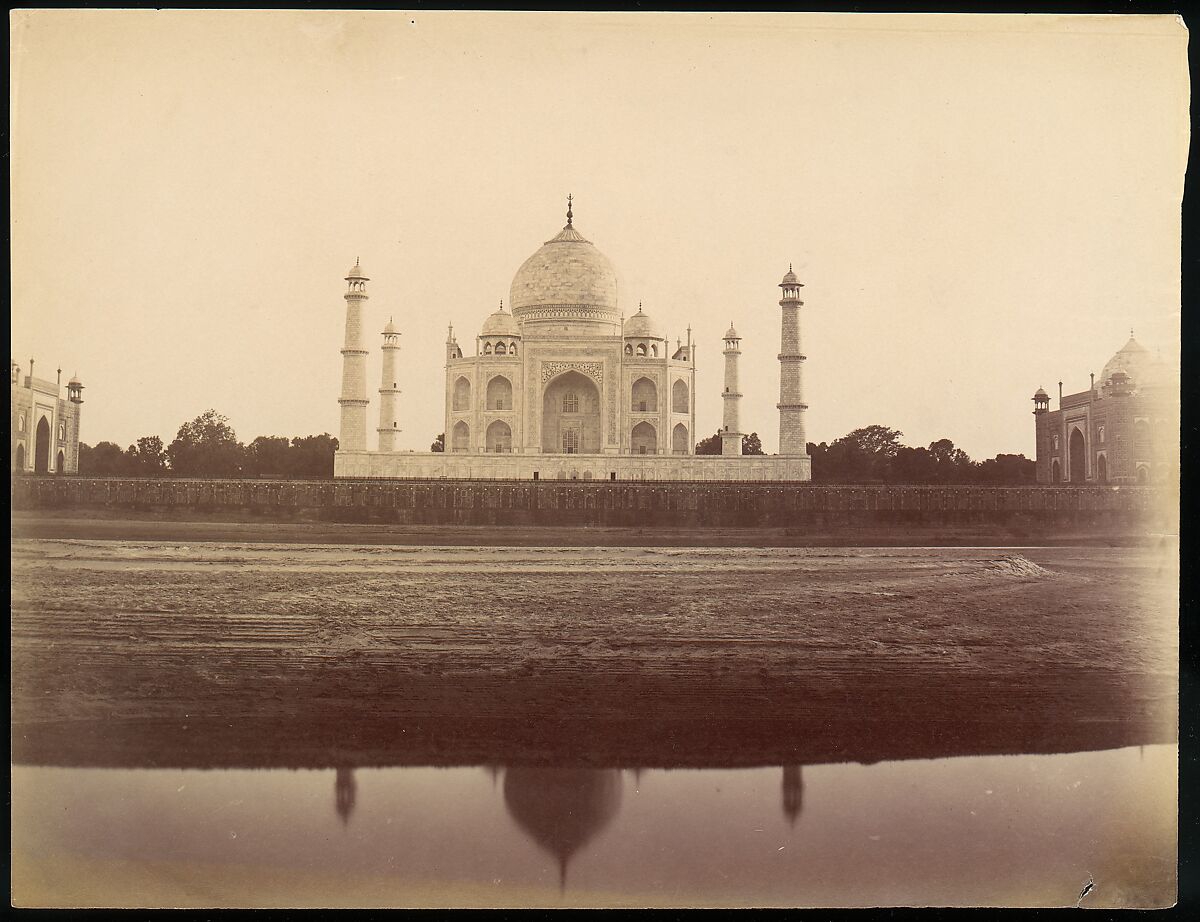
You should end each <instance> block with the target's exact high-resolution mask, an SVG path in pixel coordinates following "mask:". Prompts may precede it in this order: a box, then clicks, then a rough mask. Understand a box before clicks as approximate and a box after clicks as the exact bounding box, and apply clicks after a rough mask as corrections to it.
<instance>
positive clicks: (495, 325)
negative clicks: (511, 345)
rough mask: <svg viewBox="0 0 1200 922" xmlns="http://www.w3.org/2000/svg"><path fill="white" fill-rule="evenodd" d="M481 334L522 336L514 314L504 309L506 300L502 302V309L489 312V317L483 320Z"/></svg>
mask: <svg viewBox="0 0 1200 922" xmlns="http://www.w3.org/2000/svg"><path fill="white" fill-rule="evenodd" d="M479 335H480V336H520V335H521V328H520V327H518V326H517V321H516V320H515V319H513V315H512V314H510V313H508V312H507V311H506V310H505V309H504V302H503V301H501V302H500V310H498V311H496V313H494V314H489V315H488V318H487V319H486V320H485V321H483V329H482V330H481V331H480V333H479Z"/></svg>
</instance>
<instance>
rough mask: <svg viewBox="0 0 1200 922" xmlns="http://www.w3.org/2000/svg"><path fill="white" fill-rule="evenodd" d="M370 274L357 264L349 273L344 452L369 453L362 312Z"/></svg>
mask: <svg viewBox="0 0 1200 922" xmlns="http://www.w3.org/2000/svg"><path fill="white" fill-rule="evenodd" d="M368 281H370V279H368V278H367V276H366V273H364V272H363V271H362V268H361V267H360V266H359V265H358V260H357V259H356V260H355V261H354V268H353V269H351V270H350V271H349V272H348V273H346V284H347V288H346V295H345V297H346V343H345V345H344V346H343V347H342V396H341V397H339V398H338V403H340V404H341V405H342V428H341V431H340V432H339V433H338V448H339V449H340V450H341V451H366V450H367V404H368V403H369V402H370V401H368V400H367V350H366V349H364V348H363V347H362V346H363V342H362V312H363V306H364V303H363V302H365V301H366V300H367V282H368Z"/></svg>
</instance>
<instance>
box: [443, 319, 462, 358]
mask: <svg viewBox="0 0 1200 922" xmlns="http://www.w3.org/2000/svg"><path fill="white" fill-rule="evenodd" d="M458 358H462V353H461V352H460V351H459V348H458V340H457V339H455V338H454V324H452V323H451V324H449V325H448V326H447V328H446V364H450V361H451V360H452V359H458Z"/></svg>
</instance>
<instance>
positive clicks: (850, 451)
mask: <svg viewBox="0 0 1200 922" xmlns="http://www.w3.org/2000/svg"><path fill="white" fill-rule="evenodd" d="M903 435H904V433H903V432H900V431H899V430H898V429H890V428H888V427H887V426H880V425H872V426H865V427H864V428H862V429H855V430H854V431H853V432H850V433H847V434H846V435H844V436H842V437H841V438H840V439H835V440H834V441H832V442H829V443H825V442H821V443H819V444H818V443H814V442H809V443H808V454H809V456H810V457H811V458H812V479H813V482H814V483H929V484H938V483H946V484H972V483H973V484H1007V485H1021V484H1032V483H1035V482H1036V480H1037V477H1036V465H1035V463H1034V462H1033V460H1032V459H1030V458H1026V457H1025V456H1024V455H1007V454H999V455H996V457H995V458H989V459H987V460H984V461H973V460H972V459H971V458H970V456H968V455H967V453H966V452H965V451H963V450H962V449H961V448H955V447H954V443H953V442H952V441H950V439H938V440H937V441H936V442H931V443H930V444H929V446H928V447H926V448H914V447H912V446H909V445H905V444H903V443H902V442H901V441H900V439H901V437H902V436H903ZM337 447H338V440H337V439H336V438H334V437H333V436H331V435H329V433H322V434H321V435H308V436H303V437H301V436H296V437H295V438H292V439H288V438H287V437H285V436H281V435H260V436H259V437H258V438H256V439H254V441H252V442H250V443H249V444H248V445H243V444H242V443H241V442H239V441H238V439H237V433H235V432H234V430H233V427H232V426H230V425H229V420H228V419H227V418H226V417H224V416H222V415H221V414H220V413H218V412H217V411H216V410H207V411H205V412H204V413H201V414H200V415H199V416H197V417H196V418H195V419H194V420H192V421H191V422H188V423H184V424H183V425H182V426H180V427H179V432H178V433H177V434H176V435H175V439H174V440H173V441H172V442H171V443H170V444H169V445H164V444H163V441H162V439H161V438H159V437H158V436H156V435H148V436H144V437H142V438H140V439H138V440H137V442H136V443H135V444H133V445H130V446H129V447H128V448H126V449H124V450H122V449H121V447H120V446H119V445H116V444H114V443H112V442H100V443H98V444H97V445H95V446H91V445H80V446H79V473H80V474H85V475H89V474H90V475H93V476H113V477H170V476H175V477H271V478H288V477H296V478H301V477H309V478H323V477H332V476H333V454H334V452H335V451H337ZM430 448H431V450H433V451H444V450H445V438H444V436H443V435H439V436H438V437H437V439H436V440H435V441H434V443H433V444H432V445H431V446H430ZM720 453H721V432H720V430H718V431H717V432H716V433H715V434H713V435H711V436H709V437H708V438H706V439H703V440H701V441H700V442H698V443H697V444H696V454H698V455H719V454H720ZM742 454H744V455H762V454H763V449H762V441H761V440H760V439H759V437H758V433H755V432H751V433H750V434H748V435H744V436H743V437H742Z"/></svg>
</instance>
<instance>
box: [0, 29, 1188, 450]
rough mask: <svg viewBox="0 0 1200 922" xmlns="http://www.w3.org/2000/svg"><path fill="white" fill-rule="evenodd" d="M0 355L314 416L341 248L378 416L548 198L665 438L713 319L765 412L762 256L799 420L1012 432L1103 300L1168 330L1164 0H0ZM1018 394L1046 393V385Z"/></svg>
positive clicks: (1148, 340) (1125, 317)
mask: <svg viewBox="0 0 1200 922" xmlns="http://www.w3.org/2000/svg"><path fill="white" fill-rule="evenodd" d="M10 29H11V38H12V43H11V47H12V58H11V87H12V89H11V101H12V110H11V111H12V122H11V128H12V142H11V143H12V190H11V191H12V294H13V298H12V304H13V312H12V340H13V345H12V349H13V354H12V358H14V359H15V360H17V361H18V362H20V363H21V364H22V366H23V367H24V368H25V369H26V370H27V368H28V360H29V358H30V357H32V358H34V359H35V360H36V367H35V374H37V375H38V376H39V377H49V378H51V379H53V378H54V372H55V369H56V368H57V367H58V366H60V365H61V367H62V369H63V380H64V382H65V381H66V380H67V379H68V378H69V377H70V376H71V375H72V374H74V373H78V375H79V377H80V379H81V380H82V381H83V383H84V385H85V390H84V398H85V404H84V413H83V421H82V439H83V440H84V441H86V442H88V443H90V444H95V443H96V442H98V441H101V440H108V441H115V442H117V443H118V444H120V445H122V446H124V445H128V444H130V443H131V442H133V441H134V440H135V439H136V438H137V437H139V436H142V435H161V436H162V437H163V439H164V440H166V441H170V440H171V438H173V437H174V435H175V432H176V430H177V429H178V428H179V426H180V424H181V423H183V422H185V421H187V420H190V419H192V418H193V417H195V416H197V415H198V414H199V413H201V412H202V411H204V410H205V409H207V408H209V407H213V408H216V409H217V410H218V411H220V412H222V413H224V414H226V415H227V416H228V417H229V419H230V422H231V423H232V425H233V426H234V428H235V429H236V430H237V433H238V436H239V438H241V439H242V440H244V441H249V440H250V439H252V438H254V437H255V436H257V435H285V436H295V435H308V434H315V433H320V432H330V433H332V434H334V435H336V434H337V432H338V416H339V411H338V404H337V397H338V391H339V387H340V375H341V355H340V354H339V349H340V348H341V346H342V332H343V324H344V319H345V302H344V301H343V299H342V293H343V290H344V288H345V282H344V281H343V277H344V276H345V274H346V270H347V269H348V268H349V267H350V266H351V265H352V264H353V263H354V260H355V258H361V260H362V265H363V267H364V269H366V271H367V273H368V275H370V277H371V283H370V285H369V292H370V295H371V299H370V301H369V302H368V307H367V313H366V325H367V329H368V330H369V331H371V332H370V335H369V337H368V347H369V348H370V349H371V350H372V353H371V357H370V359H369V363H368V370H369V376H368V394H369V396H370V397H371V400H372V403H371V407H370V409H369V415H368V420H369V423H368V425H369V429H370V434H369V440H370V441H369V444H370V445H371V447H374V439H375V433H374V428H375V425H376V420H377V413H378V394H377V393H376V389H377V388H378V386H379V375H380V356H379V351H378V346H379V344H380V343H381V337H380V336H379V335H378V331H380V330H382V328H383V326H384V324H385V323H386V322H387V320H388V318H389V317H394V318H395V322H396V325H397V327H398V328H399V330H400V331H401V333H402V336H401V345H402V352H401V364H402V368H401V372H400V380H399V386H400V387H401V389H402V390H403V394H402V397H401V412H400V427H401V429H402V434H401V436H400V439H399V447H400V448H402V449H416V450H420V451H424V450H427V449H428V447H429V443H430V441H431V440H432V439H433V438H434V436H436V435H437V434H438V433H439V432H441V431H442V428H443V410H442V408H443V401H442V394H443V389H444V354H445V353H444V345H443V344H444V341H445V338H446V325H447V323H450V322H453V324H454V327H455V331H456V333H457V334H458V338H459V342H460V344H461V345H462V347H463V349H464V351H465V352H473V351H474V337H475V334H476V333H477V332H478V330H479V327H480V325H481V324H482V322H483V320H484V318H485V317H486V316H487V315H488V314H489V313H491V312H492V311H493V310H495V309H496V306H497V304H498V302H499V300H500V299H501V298H504V299H506V300H507V298H508V288H509V284H510V282H511V281H512V276H513V274H514V273H515V272H516V270H517V268H518V267H519V266H520V265H521V263H522V261H523V260H524V259H525V258H526V257H528V256H529V255H530V254H531V253H533V252H534V251H535V250H536V249H537V248H538V247H539V246H540V245H541V244H542V242H543V241H545V240H548V239H549V238H550V237H552V236H553V235H554V234H555V233H557V231H558V230H559V229H560V228H561V227H562V225H563V223H564V221H565V199H566V195H567V193H568V192H571V193H573V194H574V196H575V224H576V226H577V227H578V228H579V230H580V231H582V232H583V233H584V234H585V236H587V237H588V239H590V240H592V241H593V242H594V243H595V244H596V246H597V247H598V248H599V249H600V250H601V251H602V252H603V253H605V254H606V255H607V256H608V257H609V258H610V259H611V260H612V261H613V263H614V264H615V265H616V268H617V272H618V277H619V299H620V304H621V306H622V308H623V309H624V312H625V313H626V315H630V314H632V313H634V312H635V311H636V310H637V305H638V301H639V300H640V301H643V302H644V303H645V310H646V312H647V313H648V314H650V315H651V316H652V317H653V318H654V319H655V320H656V321H657V323H658V325H659V326H660V327H661V328H662V330H663V332H664V334H665V335H667V336H669V337H670V339H671V341H672V342H674V339H675V337H676V336H684V335H685V328H686V327H687V326H688V324H689V323H690V324H691V326H692V328H693V336H694V338H695V339H696V341H697V342H698V344H699V351H698V358H697V372H696V379H697V395H696V399H697V408H698V410H697V424H698V432H697V433H696V435H697V436H698V437H703V436H705V435H708V434H711V433H712V432H715V431H716V429H717V427H718V424H719V421H720V415H721V406H720V404H721V399H720V392H721V374H722V359H721V354H720V353H721V345H722V344H721V335H722V333H723V332H724V331H725V329H726V328H727V327H728V325H729V323H730V321H732V322H734V323H735V324H736V326H737V328H738V330H739V332H740V333H741V334H742V337H743V340H742V351H743V356H742V363H743V368H742V390H743V393H744V395H745V396H744V398H743V401H742V410H741V418H742V424H743V428H745V429H747V430H748V431H749V430H754V431H757V432H758V433H759V435H760V436H761V437H762V440H763V444H764V447H765V448H766V450H767V451H768V452H771V451H774V450H775V449H776V447H777V440H778V424H779V422H778V411H777V410H776V409H775V403H776V402H777V400H778V394H779V363H778V361H777V358H776V356H777V353H778V352H779V326H780V316H779V315H780V310H779V307H778V299H779V289H778V287H777V285H778V284H779V281H780V278H781V277H782V276H783V274H784V273H785V272H786V271H787V267H788V263H789V262H791V263H794V265H795V269H796V272H797V273H798V274H799V276H800V278H801V281H803V282H804V283H805V286H806V287H805V288H804V290H803V296H804V300H805V306H804V308H803V310H802V313H801V323H802V329H803V342H804V351H805V353H806V354H807V355H808V357H809V358H808V363H807V365H806V368H805V373H806V399H807V402H808V403H809V405H810V410H809V412H808V425H807V428H808V439H809V440H810V441H816V442H820V441H831V440H833V439H835V438H837V437H839V436H841V435H844V434H845V433H846V432H848V431H850V430H851V429H854V428H857V427H859V426H865V425H869V424H871V423H881V424H884V425H888V426H892V427H893V428H897V429H900V430H902V431H903V432H904V441H905V442H906V443H908V444H912V445H924V444H928V443H929V442H931V441H933V440H935V439H938V438H942V437H946V438H950V439H953V440H954V442H955V443H956V444H957V445H958V446H959V447H961V448H964V449H965V450H966V451H967V452H968V453H969V454H971V456H972V457H975V458H983V457H991V456H993V455H995V454H996V453H997V452H1023V453H1025V454H1026V455H1029V456H1031V455H1032V453H1033V420H1032V416H1031V415H1030V414H1031V410H1032V403H1031V401H1030V397H1031V395H1032V394H1033V391H1034V390H1035V389H1036V388H1037V387H1038V386H1039V385H1040V386H1044V387H1045V388H1046V390H1047V391H1048V392H1050V393H1051V394H1056V393H1057V382H1058V381H1059V380H1062V381H1063V382H1064V390H1065V392H1066V393H1071V392H1073V391H1078V390H1083V389H1086V387H1087V386H1088V373H1089V372H1092V371H1094V372H1097V373H1099V371H1100V369H1101V367H1102V366H1103V365H1104V363H1105V362H1106V361H1107V360H1108V359H1109V357H1110V356H1111V355H1112V354H1113V353H1114V352H1115V351H1116V350H1117V349H1118V348H1120V347H1121V346H1122V345H1123V344H1124V342H1125V341H1126V339H1127V338H1128V336H1129V330H1130V328H1131V327H1132V328H1134V330H1135V332H1136V336H1137V338H1138V340H1139V341H1140V342H1141V343H1142V344H1143V345H1144V346H1147V347H1148V348H1150V349H1152V350H1154V349H1160V350H1161V352H1162V354H1163V356H1164V358H1167V359H1170V360H1172V361H1175V362H1177V361H1178V350H1179V317H1180V314H1179V311H1180V288H1179V271H1180V253H1179V235H1180V214H1179V209H1180V202H1181V200H1182V194H1183V176H1184V168H1185V165H1186V157H1187V143H1188V94H1189V89H1188V74H1187V60H1186V51H1187V33H1186V30H1185V28H1184V26H1183V24H1182V23H1181V22H1179V21H1177V19H1176V18H1175V17H1170V16H1163V17H1143V16H1095V17H1093V16H1029V15H1026V16H1016V15H1014V16H968V15H955V16H945V15H939V16H919V15H854V14H840V15H824V14H820V15H815V14H744V15H741V14H739V15H734V14H713V15H708V14H588V15H565V14H516V13H489V14H476V13H471V14H467V13H450V12H443V13H427V12H426V13H411V14H404V13H397V12H360V13H346V12H320V11H314V12H286V13H279V12H253V11H223V12H222V11H199V12H189V11H167V12H157V11H153V10H141V11H115V10H92V11H58V10H36V11H24V12H22V11H17V12H13V13H10ZM1056 406H1057V404H1056V403H1052V407H1056Z"/></svg>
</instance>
